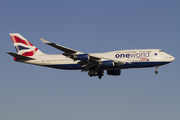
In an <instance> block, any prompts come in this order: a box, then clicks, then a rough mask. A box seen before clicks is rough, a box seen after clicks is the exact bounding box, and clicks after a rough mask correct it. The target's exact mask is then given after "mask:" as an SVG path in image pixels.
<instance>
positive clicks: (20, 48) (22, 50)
mask: <svg viewBox="0 0 180 120" xmlns="http://www.w3.org/2000/svg"><path fill="white" fill-rule="evenodd" d="M10 36H11V39H12V42H13V44H14V46H15V48H16V51H17V54H19V55H22V56H29V57H31V56H34V55H39V54H44V53H43V52H41V51H40V50H39V49H38V48H36V47H35V46H34V45H33V44H31V43H30V42H29V41H28V40H26V39H25V38H24V37H23V36H21V35H20V34H19V33H10Z"/></svg>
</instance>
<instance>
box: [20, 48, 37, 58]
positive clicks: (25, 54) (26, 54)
mask: <svg viewBox="0 0 180 120" xmlns="http://www.w3.org/2000/svg"><path fill="white" fill-rule="evenodd" d="M37 50H38V48H35V49H34V50H33V51H30V52H25V53H23V54H22V55H23V56H33V55H34V54H35V53H36V52H37Z"/></svg>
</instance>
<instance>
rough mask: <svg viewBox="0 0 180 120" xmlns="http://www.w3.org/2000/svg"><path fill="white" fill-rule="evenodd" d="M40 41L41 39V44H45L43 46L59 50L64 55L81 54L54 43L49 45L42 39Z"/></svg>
mask: <svg viewBox="0 0 180 120" xmlns="http://www.w3.org/2000/svg"><path fill="white" fill-rule="evenodd" d="M40 39H41V41H42V42H43V43H45V44H47V45H50V46H52V47H54V48H56V49H59V50H61V51H63V52H65V53H69V54H76V53H81V52H79V51H77V50H73V49H70V48H67V47H64V46H62V45H58V44H55V43H51V42H49V41H47V40H45V39H44V38H40Z"/></svg>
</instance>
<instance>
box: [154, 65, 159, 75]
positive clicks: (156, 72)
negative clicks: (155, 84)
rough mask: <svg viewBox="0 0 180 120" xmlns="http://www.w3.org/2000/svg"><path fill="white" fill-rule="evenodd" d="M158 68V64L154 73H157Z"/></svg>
mask: <svg viewBox="0 0 180 120" xmlns="http://www.w3.org/2000/svg"><path fill="white" fill-rule="evenodd" d="M158 68H159V66H157V67H156V71H155V74H158Z"/></svg>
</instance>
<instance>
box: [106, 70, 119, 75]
mask: <svg viewBox="0 0 180 120" xmlns="http://www.w3.org/2000/svg"><path fill="white" fill-rule="evenodd" d="M107 75H121V70H120V69H119V70H107Z"/></svg>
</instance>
